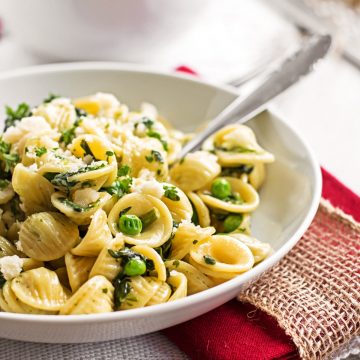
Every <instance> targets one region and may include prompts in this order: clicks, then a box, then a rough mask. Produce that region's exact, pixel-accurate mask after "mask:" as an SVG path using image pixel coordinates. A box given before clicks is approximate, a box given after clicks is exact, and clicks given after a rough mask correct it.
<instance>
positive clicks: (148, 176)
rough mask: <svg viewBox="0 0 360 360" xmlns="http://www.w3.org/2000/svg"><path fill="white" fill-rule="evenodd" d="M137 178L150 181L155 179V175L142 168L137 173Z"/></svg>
mask: <svg viewBox="0 0 360 360" xmlns="http://www.w3.org/2000/svg"><path fill="white" fill-rule="evenodd" d="M138 178H139V179H142V180H152V179H154V178H155V173H154V172H153V171H150V170H149V169H146V168H144V169H141V170H140V171H139V174H138Z"/></svg>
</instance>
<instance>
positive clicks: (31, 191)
mask: <svg viewBox="0 0 360 360" xmlns="http://www.w3.org/2000/svg"><path fill="white" fill-rule="evenodd" d="M12 186H13V188H14V190H15V192H16V193H17V194H18V195H19V196H20V199H21V201H22V206H23V209H24V210H25V213H26V214H27V215H31V214H34V213H37V212H41V211H51V210H53V209H54V208H53V206H52V204H51V194H52V193H53V192H54V187H53V186H52V185H51V183H50V182H49V181H48V180H46V179H45V178H44V177H43V176H41V175H39V174H37V173H36V172H33V171H31V170H30V169H29V168H26V167H25V166H24V165H22V164H17V165H16V166H15V169H14V173H13V177H12Z"/></svg>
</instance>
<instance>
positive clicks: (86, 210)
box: [51, 192, 111, 225]
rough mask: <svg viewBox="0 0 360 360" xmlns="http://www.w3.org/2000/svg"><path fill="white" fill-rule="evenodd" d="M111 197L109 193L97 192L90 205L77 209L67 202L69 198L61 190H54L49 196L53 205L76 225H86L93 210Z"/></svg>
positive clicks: (99, 207)
mask: <svg viewBox="0 0 360 360" xmlns="http://www.w3.org/2000/svg"><path fill="white" fill-rule="evenodd" d="M110 198H111V195H110V194H108V193H107V192H99V193H98V198H97V200H96V201H95V202H93V203H91V204H90V206H84V207H82V208H79V209H75V208H74V207H73V206H72V205H71V204H69V201H68V200H69V199H67V198H66V196H65V195H64V194H63V193H61V192H56V193H54V194H52V196H51V202H52V203H53V205H54V206H55V207H56V208H57V209H58V210H59V211H61V212H62V213H63V214H65V215H66V216H67V217H68V218H69V219H71V220H72V221H73V222H74V223H76V224H78V225H87V224H89V223H90V222H91V218H92V216H93V215H94V214H95V212H96V211H97V210H99V209H101V208H102V207H103V206H104V205H105V204H106V202H107V201H108V200H109V199H110Z"/></svg>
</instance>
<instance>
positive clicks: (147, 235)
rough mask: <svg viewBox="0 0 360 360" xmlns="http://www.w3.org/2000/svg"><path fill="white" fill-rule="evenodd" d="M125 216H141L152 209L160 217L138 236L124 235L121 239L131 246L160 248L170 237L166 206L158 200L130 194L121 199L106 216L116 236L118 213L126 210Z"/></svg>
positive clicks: (169, 222)
mask: <svg viewBox="0 0 360 360" xmlns="http://www.w3.org/2000/svg"><path fill="white" fill-rule="evenodd" d="M128 208H130V209H129V210H128V211H127V214H133V215H137V216H141V215H143V214H145V213H146V212H148V211H150V210H151V209H153V208H156V209H157V210H158V211H159V214H160V217H159V218H158V219H157V220H156V221H154V222H153V223H152V224H151V225H150V226H148V227H147V228H146V229H145V231H143V232H141V233H140V234H139V235H134V236H130V235H125V234H123V238H124V240H125V242H126V243H128V244H132V245H147V246H150V247H152V248H155V247H158V246H161V245H162V244H164V243H165V242H166V241H167V240H168V239H169V237H170V235H171V232H172V228H173V221H172V218H171V214H170V211H169V209H168V208H167V207H166V205H165V204H164V203H163V202H162V201H161V200H159V199H157V198H156V197H154V196H151V195H145V194H139V193H132V194H128V195H125V196H124V197H122V198H121V199H120V200H119V201H118V202H117V203H116V204H115V206H114V207H113V208H112V210H111V211H110V214H109V216H108V224H109V228H110V230H111V232H112V233H113V234H114V235H116V234H117V233H119V230H118V227H117V223H118V219H119V215H120V212H121V211H123V210H124V209H128Z"/></svg>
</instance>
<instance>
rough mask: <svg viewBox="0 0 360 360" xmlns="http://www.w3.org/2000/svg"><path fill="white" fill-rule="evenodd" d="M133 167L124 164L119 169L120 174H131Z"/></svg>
mask: <svg viewBox="0 0 360 360" xmlns="http://www.w3.org/2000/svg"><path fill="white" fill-rule="evenodd" d="M130 171H131V168H130V166H129V165H122V166H121V168H120V169H118V174H117V175H118V176H126V175H130Z"/></svg>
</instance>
